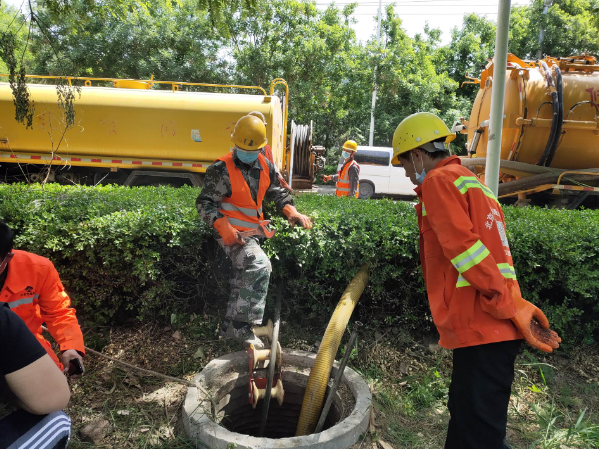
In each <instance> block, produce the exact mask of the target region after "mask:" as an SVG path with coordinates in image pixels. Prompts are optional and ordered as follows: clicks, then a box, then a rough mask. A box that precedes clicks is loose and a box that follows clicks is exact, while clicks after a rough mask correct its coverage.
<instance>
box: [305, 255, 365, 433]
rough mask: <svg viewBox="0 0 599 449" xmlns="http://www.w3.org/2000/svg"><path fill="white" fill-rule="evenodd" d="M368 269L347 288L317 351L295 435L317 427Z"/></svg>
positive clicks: (359, 274) (356, 276)
mask: <svg viewBox="0 0 599 449" xmlns="http://www.w3.org/2000/svg"><path fill="white" fill-rule="evenodd" d="M369 270H370V266H369V264H367V263H365V264H364V265H362V266H361V267H360V270H359V271H358V272H357V273H356V275H355V276H354V278H353V279H352V281H351V282H350V284H349V285H348V286H347V288H346V289H345V292H343V295H342V296H341V300H340V301H339V304H337V307H336V308H335V311H334V312H333V316H332V317H331V320H330V321H329V325H328V326H327V330H326V331H325V333H324V337H323V338H322V342H321V343H320V347H319V348H318V354H317V355H316V360H315V362H314V366H313V367H312V371H310V377H309V378H308V385H307V386H306V392H305V393H304V401H303V403H302V411H301V412H300V417H299V422H298V424H297V430H296V431H295V435H296V436H302V435H309V434H311V433H312V432H314V429H315V428H316V423H317V422H318V418H319V417H320V411H321V409H322V403H323V401H324V394H325V391H326V389H327V384H328V382H329V377H330V375H331V369H332V367H333V362H334V361H335V355H336V354H337V349H339V343H341V337H343V333H344V332H345V328H346V326H347V323H348V322H349V318H350V317H351V314H352V312H353V311H354V307H355V306H356V304H357V303H358V300H359V299H360V296H361V295H362V292H363V291H364V288H365V287H366V284H367V283H368V278H369Z"/></svg>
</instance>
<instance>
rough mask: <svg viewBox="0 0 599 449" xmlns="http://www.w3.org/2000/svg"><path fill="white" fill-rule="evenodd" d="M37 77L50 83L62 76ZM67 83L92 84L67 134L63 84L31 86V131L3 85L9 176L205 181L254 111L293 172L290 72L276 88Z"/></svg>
mask: <svg viewBox="0 0 599 449" xmlns="http://www.w3.org/2000/svg"><path fill="white" fill-rule="evenodd" d="M0 76H1V75H0ZM28 78H30V79H32V80H34V81H37V82H39V81H40V80H41V81H44V82H47V81H48V80H50V81H53V80H54V79H59V78H60V77H51V76H45V77H44V76H35V75H28ZM62 80H65V78H63V79H62ZM66 81H68V83H69V85H71V84H82V83H84V85H83V86H81V95H80V96H77V95H76V99H75V101H74V111H75V123H74V126H73V127H72V128H70V129H68V130H66V132H65V127H64V120H63V111H62V110H61V108H60V107H59V106H58V101H57V100H58V98H57V90H56V86H55V85H52V84H39V83H35V82H31V83H28V89H29V91H30V93H31V100H33V101H34V102H35V116H34V120H33V127H32V128H29V129H26V127H25V126H24V125H22V124H20V123H18V122H17V121H16V120H15V119H14V106H13V98H12V92H11V89H10V87H9V85H8V83H0V117H1V119H0V165H1V167H0V174H1V179H0V181H4V182H13V181H24V180H28V181H33V182H36V181H40V180H42V178H44V177H45V176H46V174H48V173H49V177H48V178H49V179H48V180H49V181H59V182H66V183H86V184H92V183H93V184H97V183H98V182H99V181H101V180H105V181H104V182H114V183H119V184H125V185H134V184H138V183H139V182H140V180H142V179H143V180H144V181H145V183H154V182H157V181H158V182H165V180H167V182H168V183H170V184H173V185H180V184H182V183H191V184H193V185H201V184H202V176H203V173H205V171H206V169H207V168H208V167H209V166H210V165H211V164H212V163H213V162H214V160H216V159H217V158H219V157H220V156H223V155H224V154H226V153H228V152H229V150H230V149H231V148H232V146H233V144H232V142H231V138H230V135H231V132H232V131H233V127H234V125H235V123H236V122H237V120H238V119H239V118H240V117H241V116H243V115H245V114H247V113H248V112H251V111H259V112H261V113H262V114H263V115H264V117H265V120H266V129H267V138H268V145H270V147H271V149H272V154H273V159H274V162H275V165H276V166H277V167H278V169H279V171H281V172H282V173H284V174H287V171H288V159H289V157H288V156H287V111H288V99H289V90H288V87H287V83H286V82H285V81H284V80H282V79H280V78H279V79H276V80H273V82H272V83H271V85H270V92H269V93H267V92H266V91H265V90H264V89H263V88H261V87H258V86H239V85H216V84H205V83H182V82H173V81H156V80H153V79H152V80H145V81H144V80H122V79H112V78H84V77H67V78H66ZM92 82H93V83H94V84H95V85H92ZM279 85H284V86H285V95H284V96H283V100H281V99H280V98H279V97H278V96H277V95H275V94H274V90H275V88H276V87H277V86H279ZM153 87H162V89H159V88H153ZM164 87H166V88H167V89H164ZM200 88H202V89H205V88H210V89H228V90H230V91H231V90H232V91H233V92H235V93H211V92H201V91H198V89H200ZM184 89H185V90H184ZM63 133H64V138H62V135H63ZM58 142H60V145H59V146H58V147H55V146H57V145H58V144H57V143H58ZM308 157H309V155H308ZM50 167H51V168H52V169H51V170H47V169H48V168H50ZM44 168H46V171H45V172H44V170H43V169H44ZM136 177H137V178H136ZM25 178H26V179H25ZM142 183H143V182H142Z"/></svg>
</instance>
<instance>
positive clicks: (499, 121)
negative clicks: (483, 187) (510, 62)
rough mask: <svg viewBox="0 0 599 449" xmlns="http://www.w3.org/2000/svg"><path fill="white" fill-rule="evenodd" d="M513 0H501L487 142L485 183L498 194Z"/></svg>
mask: <svg viewBox="0 0 599 449" xmlns="http://www.w3.org/2000/svg"><path fill="white" fill-rule="evenodd" d="M510 8H511V0H499V9H498V14H497V34H496V35H495V57H494V58H493V81H492V83H493V84H492V88H491V117H490V119H489V138H488V141H487V142H488V143H487V164H486V167H485V183H486V184H487V186H488V187H489V188H490V189H491V190H492V191H493V194H494V195H495V196H497V189H498V187H499V159H500V156H501V133H502V131H503V105H504V100H505V73H506V66H507V41H508V37H509V30H510Z"/></svg>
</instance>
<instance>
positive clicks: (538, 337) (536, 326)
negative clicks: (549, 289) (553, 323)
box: [512, 294, 562, 352]
mask: <svg viewBox="0 0 599 449" xmlns="http://www.w3.org/2000/svg"><path fill="white" fill-rule="evenodd" d="M512 297H513V299H514V305H515V306H516V316H515V317H513V318H512V322H513V323H514V324H515V325H516V327H517V328H518V330H519V331H520V332H521V333H522V335H523V336H524V338H525V339H526V341H527V342H528V344H529V345H531V346H532V347H534V348H537V349H540V350H541V351H544V352H552V351H553V350H554V349H557V348H559V344H560V343H561V342H562V339H561V338H560V337H559V335H557V333H556V332H554V331H552V330H551V329H549V320H547V317H546V316H545V314H544V313H543V312H542V311H541V309H539V308H538V307H537V306H535V305H534V304H531V303H530V302H528V301H527V300H526V299H524V298H522V296H520V295H517V294H516V295H512Z"/></svg>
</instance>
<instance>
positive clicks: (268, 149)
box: [264, 145, 275, 165]
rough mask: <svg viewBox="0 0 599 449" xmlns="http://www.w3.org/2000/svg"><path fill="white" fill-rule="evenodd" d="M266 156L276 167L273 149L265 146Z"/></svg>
mask: <svg viewBox="0 0 599 449" xmlns="http://www.w3.org/2000/svg"><path fill="white" fill-rule="evenodd" d="M264 156H266V159H268V160H269V161H270V162H271V164H273V165H274V163H275V160H274V159H273V157H272V149H271V148H270V145H264Z"/></svg>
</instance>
